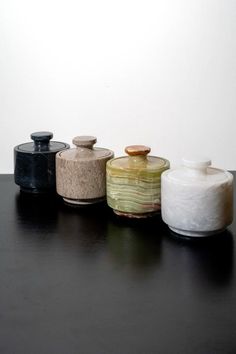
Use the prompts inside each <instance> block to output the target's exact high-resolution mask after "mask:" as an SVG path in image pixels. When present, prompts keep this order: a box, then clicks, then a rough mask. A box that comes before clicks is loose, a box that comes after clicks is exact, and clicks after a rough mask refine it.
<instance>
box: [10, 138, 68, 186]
mask: <svg viewBox="0 0 236 354" xmlns="http://www.w3.org/2000/svg"><path fill="white" fill-rule="evenodd" d="M52 137H53V134H52V133H50V132H36V133H32V134H31V139H32V140H33V142H29V143H25V144H20V145H18V146H16V147H15V148H14V160H15V161H14V162H15V169H14V177H15V183H16V184H18V185H19V186H20V189H21V191H24V192H29V193H51V192H55V191H56V172H55V155H56V153H57V152H58V151H61V150H66V149H69V147H70V146H69V145H68V144H66V143H62V142H59V141H50V140H51V139H52Z"/></svg>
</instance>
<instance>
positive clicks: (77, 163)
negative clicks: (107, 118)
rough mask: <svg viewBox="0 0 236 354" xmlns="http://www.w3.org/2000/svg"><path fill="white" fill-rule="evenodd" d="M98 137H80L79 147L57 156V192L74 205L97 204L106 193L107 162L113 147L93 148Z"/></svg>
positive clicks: (77, 141)
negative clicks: (109, 148)
mask: <svg viewBox="0 0 236 354" xmlns="http://www.w3.org/2000/svg"><path fill="white" fill-rule="evenodd" d="M96 141H97V139H96V138H95V137H92V136H78V137H75V138H74V139H73V143H74V144H75V145H76V148H74V149H70V150H68V151H66V152H65V153H63V152H61V153H58V154H57V156H56V176H57V179H56V180H57V193H58V194H60V195H61V196H62V197H63V198H64V200H65V201H66V202H68V203H71V204H80V205H83V204H94V203H97V202H100V201H103V200H104V199H105V196H106V163H107V161H108V160H109V159H111V158H113V156H114V153H113V151H111V150H108V149H103V148H97V147H93V145H94V144H95V143H96Z"/></svg>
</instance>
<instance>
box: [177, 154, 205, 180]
mask: <svg viewBox="0 0 236 354" xmlns="http://www.w3.org/2000/svg"><path fill="white" fill-rule="evenodd" d="M182 162H183V165H184V167H187V171H188V174H189V175H191V176H196V177H197V176H205V175H206V174H207V167H208V166H210V165H211V160H210V159H208V158H207V157H198V156H196V157H184V158H183V159H182Z"/></svg>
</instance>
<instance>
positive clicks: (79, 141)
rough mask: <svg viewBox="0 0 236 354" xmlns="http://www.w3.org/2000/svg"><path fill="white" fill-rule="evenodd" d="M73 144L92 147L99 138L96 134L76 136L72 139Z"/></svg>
mask: <svg viewBox="0 0 236 354" xmlns="http://www.w3.org/2000/svg"><path fill="white" fill-rule="evenodd" d="M72 142H73V144H74V145H76V146H77V147H80V148H86V149H92V148H93V145H94V144H96V142H97V138H96V137H95V136H86V135H82V136H76V137H75V138H74V139H73V140H72Z"/></svg>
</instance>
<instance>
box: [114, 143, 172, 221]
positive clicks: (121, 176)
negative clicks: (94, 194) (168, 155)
mask: <svg viewBox="0 0 236 354" xmlns="http://www.w3.org/2000/svg"><path fill="white" fill-rule="evenodd" d="M125 151H126V152H127V153H128V155H129V156H124V157H120V158H117V159H113V160H110V161H109V162H108V163H107V202H108V205H109V206H110V207H111V208H112V209H113V210H114V212H115V213H117V214H118V215H124V216H127V217H137V218H138V217H147V216H149V215H152V214H154V213H156V212H158V211H160V208H161V198H160V197H161V190H160V188H161V178H160V177H161V174H162V172H163V171H165V170H166V169H168V168H169V161H167V160H166V159H163V158H160V157H154V156H147V154H148V153H149V152H150V148H148V147H146V146H142V145H141V146H136V145H133V146H129V147H127V148H126V149H125Z"/></svg>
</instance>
